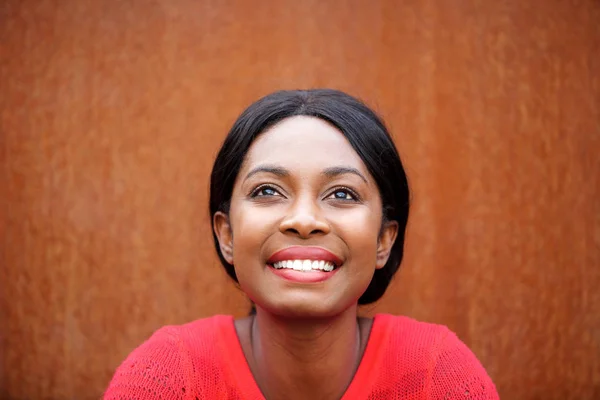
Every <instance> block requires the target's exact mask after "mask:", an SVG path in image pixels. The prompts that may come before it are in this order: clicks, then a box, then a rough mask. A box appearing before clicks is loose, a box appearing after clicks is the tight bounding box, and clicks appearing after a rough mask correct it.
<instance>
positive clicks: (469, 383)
mask: <svg viewBox="0 0 600 400" xmlns="http://www.w3.org/2000/svg"><path fill="white" fill-rule="evenodd" d="M376 321H378V325H379V326H380V327H381V328H383V329H384V330H386V331H387V339H386V340H385V341H384V344H383V346H384V347H385V348H386V349H385V353H386V355H385V358H386V361H385V363H386V364H388V365H395V366H396V374H397V375H396V377H397V378H398V379H399V380H400V381H399V382H400V384H401V385H402V386H403V387H406V386H411V385H416V386H418V387H421V388H422V390H424V391H425V392H427V393H428V396H429V397H428V398H432V399H438V398H439V399H446V398H452V399H476V400H495V399H498V394H497V392H496V387H495V386H494V384H493V382H492V380H491V379H490V377H489V376H488V374H487V372H486V371H485V369H484V368H483V366H482V365H481V363H480V362H479V360H478V359H477V357H476V356H475V355H474V354H473V352H472V351H471V350H470V349H469V348H468V347H467V346H466V345H465V344H464V343H463V342H462V341H461V340H460V339H459V338H458V337H457V335H456V334H455V333H454V332H452V331H451V330H450V329H448V328H447V327H446V326H443V325H438V324H431V323H426V322H420V321H417V320H414V319H412V318H408V317H403V316H392V315H387V314H380V315H378V316H376ZM415 389H416V388H415Z"/></svg>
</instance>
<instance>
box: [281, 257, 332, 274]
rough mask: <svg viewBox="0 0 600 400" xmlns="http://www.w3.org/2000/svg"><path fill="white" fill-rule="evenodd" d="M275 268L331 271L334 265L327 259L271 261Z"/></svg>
mask: <svg viewBox="0 0 600 400" xmlns="http://www.w3.org/2000/svg"><path fill="white" fill-rule="evenodd" d="M273 267H274V268H276V269H282V268H287V269H293V270H296V271H326V272H331V271H333V270H334V268H335V266H334V265H333V264H332V263H330V262H329V261H324V260H285V261H277V262H276V263H273Z"/></svg>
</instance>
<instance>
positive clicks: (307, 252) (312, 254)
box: [267, 246, 342, 267]
mask: <svg viewBox="0 0 600 400" xmlns="http://www.w3.org/2000/svg"><path fill="white" fill-rule="evenodd" d="M288 260H318V261H320V260H323V261H329V262H331V263H333V264H334V265H335V266H336V267H339V266H340V265H342V260H341V258H339V257H338V256H336V255H335V254H333V253H332V252H330V251H329V250H327V249H324V248H322V247H315V246H291V247H286V248H285V249H282V250H279V251H277V252H275V253H273V254H272V255H271V257H269V259H268V260H267V263H268V264H274V263H276V262H278V261H288Z"/></svg>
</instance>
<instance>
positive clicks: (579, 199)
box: [0, 0, 600, 399]
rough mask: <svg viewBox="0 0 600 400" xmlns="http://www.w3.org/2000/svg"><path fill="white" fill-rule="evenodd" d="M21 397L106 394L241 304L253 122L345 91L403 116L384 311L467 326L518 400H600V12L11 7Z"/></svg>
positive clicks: (5, 389) (5, 56) (4, 270)
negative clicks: (242, 157)
mask: <svg viewBox="0 0 600 400" xmlns="http://www.w3.org/2000/svg"><path fill="white" fill-rule="evenodd" d="M0 18H1V20H0V37H1V47H0V55H1V65H0V81H1V82H2V83H1V84H2V89H1V92H2V95H1V96H0V111H1V131H0V134H1V136H0V145H1V149H2V152H1V153H0V165H1V167H2V169H1V171H2V178H3V180H2V182H1V183H2V186H1V187H2V189H1V190H2V194H1V196H0V198H1V201H0V205H2V211H1V212H2V215H3V217H4V218H3V220H2V222H3V224H2V225H1V226H2V229H1V230H0V233H1V234H2V242H0V246H1V247H0V255H1V256H2V260H1V261H2V265H1V270H0V271H1V274H2V275H1V279H0V318H1V319H0V334H1V336H0V337H1V346H2V347H1V349H0V350H1V353H0V395H1V396H0V397H2V398H14V399H67V398H78V399H84V398H94V397H98V396H99V395H100V394H101V392H102V390H103V389H104V387H105V386H106V384H107V382H108V380H109V379H110V377H111V374H112V372H113V371H114V369H115V367H116V366H117V365H118V364H119V363H120V362H121V361H122V360H123V358H124V357H125V356H126V355H127V354H128V352H129V351H130V350H131V349H132V348H133V347H134V346H136V345H137V344H139V343H140V342H141V341H142V340H143V339H144V338H146V337H147V336H148V335H149V334H150V333H151V332H152V331H153V330H155V329H157V328H158V327H159V326H161V325H164V324H167V323H181V322H184V321H189V320H192V319H195V318H199V317H204V316H209V315H212V314H215V313H234V314H236V315H242V314H243V313H245V312H246V310H247V306H248V304H247V302H246V300H245V299H244V297H243V295H242V294H241V293H239V291H237V290H236V289H235V288H234V286H233V285H232V284H231V283H230V282H229V281H228V279H227V278H226V276H225V274H224V272H223V271H222V270H221V269H220V267H219V265H218V264H217V258H216V256H215V254H214V252H213V249H212V243H211V235H210V228H209V220H208V216H207V188H208V180H207V178H208V174H209V171H210V167H211V163H212V160H213V157H214V155H215V153H216V151H217V149H218V147H219V144H220V141H221V140H222V139H223V138H224V135H225V133H226V131H227V129H228V127H229V126H230V125H231V123H232V122H233V120H234V118H235V117H236V116H237V114H238V113H239V112H240V111H241V110H242V108H243V107H245V106H246V105H248V104H249V103H250V102H251V101H253V100H255V99H256V98H257V97H259V96H261V95H264V94H266V93H268V92H271V91H273V90H275V89H280V88H297V87H316V86H328V87H335V88H340V89H343V90H348V91H349V92H351V93H353V94H357V95H359V96H361V97H363V98H364V99H365V100H367V102H369V103H370V104H372V105H373V106H375V108H376V109H378V110H379V111H380V112H381V113H382V114H383V116H384V117H385V118H386V119H387V121H388V123H389V125H390V127H391V129H392V131H393V132H394V135H395V138H396V140H397V144H398V147H399V149H400V152H401V154H402V156H403V158H404V161H405V163H406V165H407V170H408V173H409V177H410V182H411V185H412V189H413V192H414V195H413V197H414V207H413V213H412V216H411V221H410V229H409V235H408V241H407V257H406V260H405V262H404V265H403V268H402V270H401V273H400V274H399V276H398V279H397V280H396V281H395V283H394V284H393V286H392V288H391V289H390V291H389V293H388V294H387V295H386V297H385V298H384V300H383V301H381V302H380V304H379V305H378V306H376V307H370V308H368V309H367V310H365V312H366V313H373V312H381V311H385V312H392V313H404V314H408V315H411V316H414V317H417V318H420V319H424V320H428V321H435V322H439V323H445V324H447V325H449V326H450V327H451V328H452V329H454V330H455V331H457V332H458V334H459V335H460V336H461V337H462V338H463V339H464V340H465V341H466V342H467V343H468V344H469V345H470V346H471V348H472V349H473V351H474V352H475V353H476V354H477V355H478V356H479V358H480V359H481V361H482V362H483V364H484V365H485V366H486V368H487V369H488V371H489V373H490V375H491V376H492V377H493V379H494V380H495V382H496V384H497V386H498V388H499V391H500V394H501V396H502V397H503V398H505V399H537V398H544V399H592V398H594V397H595V398H598V397H599V396H600V340H599V337H600V291H599V290H598V287H600V201H599V200H598V199H599V198H600V157H599V156H598V154H600V107H599V105H600V3H598V2H597V1H592V0H590V1H580V2H566V1H559V0H554V1H542V0H538V1H529V2H522V1H518V0H511V1H503V2H491V1H490V2H480V1H475V0H462V1H454V2H446V1H432V0H429V1H404V2H396V1H392V0H380V1H371V2H366V1H359V0H356V1H349V2H337V1H324V2H323V1H317V0H310V1H301V2H297V1H291V0H290V1H279V2H251V1H216V0H214V1H206V0H205V1H193V0H181V1H177V2H172V1H166V0H161V1H159V0H156V1H150V0H148V1H144V0H139V1H117V0H109V1H94V0H85V1H83V0H82V1H76V0H71V1H69V0H63V1H58V0H56V1H28V0H25V1H18V0H7V1H4V2H3V3H2V5H0Z"/></svg>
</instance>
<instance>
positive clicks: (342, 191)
mask: <svg viewBox="0 0 600 400" xmlns="http://www.w3.org/2000/svg"><path fill="white" fill-rule="evenodd" d="M327 198H328V199H334V200H345V201H358V195H357V194H356V193H355V192H354V191H353V190H350V189H348V188H337V189H335V190H334V191H333V192H331V194H330V195H329V196H327Z"/></svg>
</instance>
